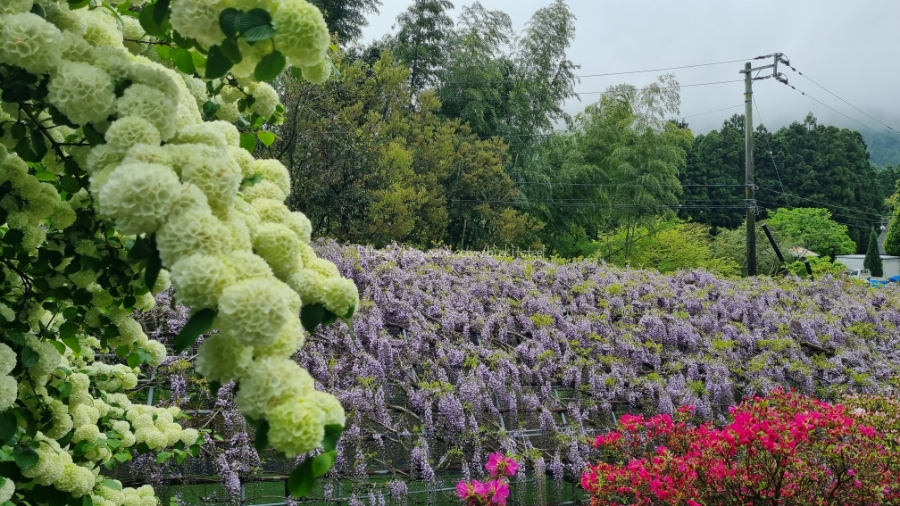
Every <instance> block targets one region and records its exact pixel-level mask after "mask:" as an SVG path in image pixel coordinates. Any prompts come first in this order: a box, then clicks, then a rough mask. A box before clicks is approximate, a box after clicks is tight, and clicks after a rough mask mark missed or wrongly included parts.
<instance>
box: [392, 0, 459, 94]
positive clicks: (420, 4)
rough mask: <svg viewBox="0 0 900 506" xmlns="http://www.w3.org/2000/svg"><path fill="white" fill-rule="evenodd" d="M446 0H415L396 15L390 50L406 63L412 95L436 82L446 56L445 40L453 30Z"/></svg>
mask: <svg viewBox="0 0 900 506" xmlns="http://www.w3.org/2000/svg"><path fill="white" fill-rule="evenodd" d="M452 9H453V3H452V2H450V0H415V1H414V2H413V4H412V5H410V6H409V8H408V9H406V10H405V11H403V12H402V13H400V15H399V16H397V26H398V27H399V30H398V31H397V35H396V37H395V41H394V46H393V48H392V49H393V52H394V54H395V55H396V57H397V58H398V59H399V60H400V61H401V62H403V63H405V64H406V65H407V66H408V67H409V85H410V90H411V93H412V94H413V95H415V94H417V93H419V92H420V91H421V90H423V89H424V88H425V87H427V86H429V85H432V84H434V83H435V82H436V78H437V76H436V74H437V72H438V70H439V69H440V68H441V67H442V66H443V64H444V61H445V59H446V50H445V47H444V46H445V44H446V42H447V40H448V39H449V38H450V36H451V33H452V30H453V19H452V18H451V17H450V15H449V14H448V11H450V10H452Z"/></svg>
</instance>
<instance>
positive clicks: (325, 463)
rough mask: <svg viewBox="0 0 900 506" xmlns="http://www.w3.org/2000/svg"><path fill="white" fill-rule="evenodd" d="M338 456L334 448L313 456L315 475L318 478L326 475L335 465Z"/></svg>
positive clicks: (313, 471)
mask: <svg viewBox="0 0 900 506" xmlns="http://www.w3.org/2000/svg"><path fill="white" fill-rule="evenodd" d="M336 458H337V452H336V451H334V450H331V451H328V452H325V453H320V454H319V455H316V456H315V458H313V463H312V473H313V476H315V477H316V478H318V477H319V476H324V475H325V473H327V472H328V471H329V470H330V469H331V466H333V465H334V459H336Z"/></svg>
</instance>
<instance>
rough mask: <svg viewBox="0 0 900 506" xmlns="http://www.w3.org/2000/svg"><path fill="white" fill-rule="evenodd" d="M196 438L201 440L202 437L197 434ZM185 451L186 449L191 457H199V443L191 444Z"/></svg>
mask: <svg viewBox="0 0 900 506" xmlns="http://www.w3.org/2000/svg"><path fill="white" fill-rule="evenodd" d="M197 439H198V440H199V441H202V440H203V438H201V437H199V436H198V438H197ZM187 451H188V453H190V454H191V456H192V457H199V456H200V445H199V444H195V445H191V447H190V448H188V450H187Z"/></svg>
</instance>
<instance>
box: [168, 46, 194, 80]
mask: <svg viewBox="0 0 900 506" xmlns="http://www.w3.org/2000/svg"><path fill="white" fill-rule="evenodd" d="M172 61H173V62H174V63H175V66H176V67H178V70H180V71H181V72H182V73H184V74H187V75H189V76H192V75H194V74H196V73H197V69H196V68H194V59H193V58H192V57H191V52H190V51H188V50H187V49H181V48H178V49H176V50H174V51H172Z"/></svg>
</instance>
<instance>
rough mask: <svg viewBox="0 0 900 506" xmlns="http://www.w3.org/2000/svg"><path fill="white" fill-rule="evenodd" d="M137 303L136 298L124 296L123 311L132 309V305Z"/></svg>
mask: <svg viewBox="0 0 900 506" xmlns="http://www.w3.org/2000/svg"><path fill="white" fill-rule="evenodd" d="M136 303H137V298H136V297H135V296H134V295H127V296H125V300H124V301H122V307H124V308H125V309H134V305H135V304H136Z"/></svg>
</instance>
